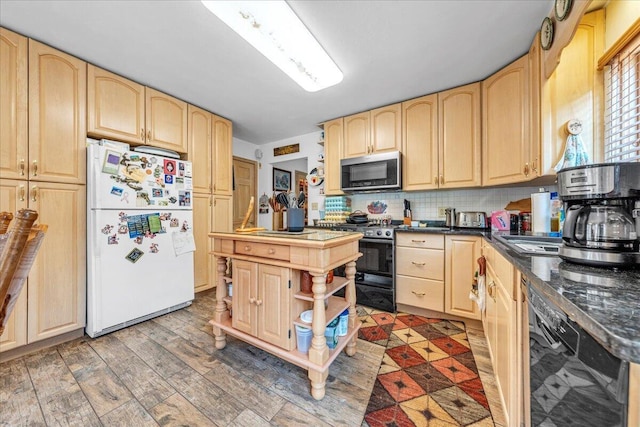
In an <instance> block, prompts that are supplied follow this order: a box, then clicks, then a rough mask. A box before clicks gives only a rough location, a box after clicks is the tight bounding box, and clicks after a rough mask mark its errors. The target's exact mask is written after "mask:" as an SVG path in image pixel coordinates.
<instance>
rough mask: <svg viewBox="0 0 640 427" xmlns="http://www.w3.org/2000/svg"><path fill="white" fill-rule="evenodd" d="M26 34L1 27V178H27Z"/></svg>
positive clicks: (27, 42) (27, 43)
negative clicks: (22, 34)
mask: <svg viewBox="0 0 640 427" xmlns="http://www.w3.org/2000/svg"><path fill="white" fill-rule="evenodd" d="M28 45H29V41H28V40H27V38H26V37H24V36H21V35H19V34H16V33H14V32H12V31H9V30H6V29H4V28H0V75H2V78H1V79H0V111H1V112H2V114H0V153H1V155H0V177H1V178H15V179H26V173H27V172H26V170H25V168H26V162H28V160H29V159H28V156H27V152H28V148H29V145H28V144H29V142H28V141H29V140H28V128H27V123H28V116H27V97H28V91H27V82H28V79H27V63H28V55H29V54H28Z"/></svg>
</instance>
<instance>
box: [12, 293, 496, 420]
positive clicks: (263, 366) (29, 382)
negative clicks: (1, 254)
mask: <svg viewBox="0 0 640 427" xmlns="http://www.w3.org/2000/svg"><path fill="white" fill-rule="evenodd" d="M214 298H215V294H214V293H213V292H211V291H208V292H203V293H200V294H197V295H196V299H195V301H194V303H193V304H192V305H191V306H190V307H187V308H185V309H183V310H180V311H177V312H174V313H170V314H167V315H164V316H162V317H159V318H156V319H153V320H150V321H147V322H144V323H141V324H138V325H135V326H131V327H129V328H127V329H123V330H120V331H116V332H113V333H111V334H109V335H105V336H102V337H99V338H97V339H91V338H90V337H88V336H85V337H84V338H81V339H77V340H74V341H72V342H69V343H66V344H62V345H59V346H57V347H52V348H49V349H46V350H42V351H40V352H37V353H34V354H31V355H28V356H24V357H21V358H19V359H15V360H12V361H8V362H3V363H2V364H0V425H2V426H5V425H6V426H45V425H46V426H54V425H71V426H94V425H95V426H99V425H108V426H145V425H150V426H151V425H153V426H155V425H161V426H183V425H189V426H251V427H256V426H269V425H271V426H300V425H309V426H327V425H344V426H360V425H366V424H363V417H364V412H365V409H366V407H367V403H368V399H369V395H370V394H371V390H372V388H373V384H374V381H375V378H376V374H377V372H378V367H379V366H380V362H381V360H382V356H383V354H384V350H385V349H384V348H383V347H381V346H379V345H376V344H372V343H368V342H366V341H363V340H360V341H358V352H357V353H356V355H355V356H354V357H348V356H347V355H346V354H344V353H343V354H341V355H340V356H339V357H338V358H337V359H336V361H335V362H334V364H333V365H332V366H331V369H330V373H329V378H328V380H327V390H326V396H325V398H324V399H323V400H321V401H316V400H314V399H313V398H312V397H311V396H310V394H309V381H308V379H307V376H306V371H304V370H302V369H300V368H298V367H296V366H294V365H290V364H288V363H286V362H283V361H281V360H280V359H278V358H276V357H274V356H271V355H270V354H268V353H265V352H263V351H261V350H259V349H256V348H254V347H251V346H249V345H247V344H245V343H242V342H241V341H238V340H235V339H233V338H231V337H228V339H227V346H226V348H225V349H223V350H216V349H215V347H214V345H213V337H212V331H211V326H210V325H209V324H208V323H207V322H208V320H209V319H210V318H211V317H212V312H213V307H214ZM467 332H468V335H469V341H470V343H471V346H472V349H473V353H474V356H475V358H476V363H477V365H478V369H479V371H480V376H481V379H482V382H483V385H484V389H485V392H486V394H487V397H488V398H489V403H490V405H491V410H492V415H493V418H494V421H495V423H496V425H497V426H502V425H504V421H503V420H504V417H503V415H502V412H501V411H500V410H499V405H498V404H497V402H498V398H497V392H496V388H495V381H494V380H493V372H492V370H491V364H490V361H489V354H488V351H487V347H486V342H485V339H484V336H483V335H482V331H475V330H468V331H467Z"/></svg>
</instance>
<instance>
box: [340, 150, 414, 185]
mask: <svg viewBox="0 0 640 427" xmlns="http://www.w3.org/2000/svg"><path fill="white" fill-rule="evenodd" d="M401 165H402V156H401V155H400V152H399V151H393V152H390V153H380V154H371V155H369V156H362V157H354V158H351V159H343V160H340V188H341V189H342V191H346V192H357V191H393V190H400V189H401V188H402V168H401Z"/></svg>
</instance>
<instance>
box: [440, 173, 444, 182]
mask: <svg viewBox="0 0 640 427" xmlns="http://www.w3.org/2000/svg"><path fill="white" fill-rule="evenodd" d="M440 184H444V175H440Z"/></svg>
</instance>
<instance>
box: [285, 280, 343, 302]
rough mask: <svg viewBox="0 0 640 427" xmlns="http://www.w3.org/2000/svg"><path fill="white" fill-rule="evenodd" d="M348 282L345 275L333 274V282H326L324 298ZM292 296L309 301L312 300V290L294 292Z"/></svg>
mask: <svg viewBox="0 0 640 427" xmlns="http://www.w3.org/2000/svg"><path fill="white" fill-rule="evenodd" d="M348 284H349V280H348V279H347V278H346V277H341V276H335V277H334V278H333V282H331V283H329V284H327V285H326V286H327V290H326V291H325V293H324V294H325V298H329V297H330V296H331V295H333V294H335V293H336V292H338V291H339V290H340V289H342V288H344V287H345V286H347V285H348ZM294 297H295V298H296V299H301V300H303V301H311V302H313V292H310V293H308V294H307V293H304V292H299V291H298V292H296V293H295V295H294Z"/></svg>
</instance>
